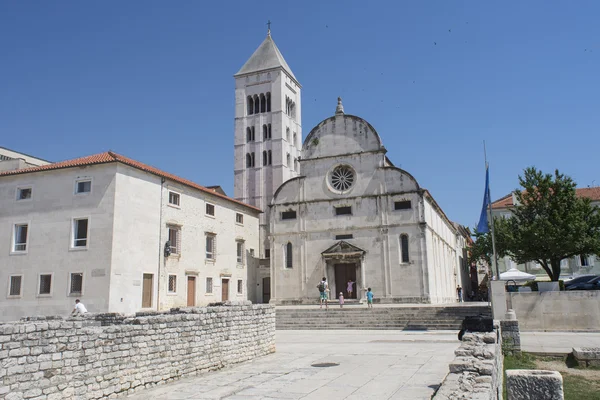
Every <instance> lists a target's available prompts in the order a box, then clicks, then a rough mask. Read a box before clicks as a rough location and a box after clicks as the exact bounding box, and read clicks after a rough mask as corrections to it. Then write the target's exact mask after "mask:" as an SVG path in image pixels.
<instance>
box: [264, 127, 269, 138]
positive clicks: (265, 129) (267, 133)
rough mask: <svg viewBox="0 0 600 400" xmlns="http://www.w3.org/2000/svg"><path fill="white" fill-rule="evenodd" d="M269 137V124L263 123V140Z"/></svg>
mask: <svg viewBox="0 0 600 400" xmlns="http://www.w3.org/2000/svg"><path fill="white" fill-rule="evenodd" d="M268 138H269V130H268V129H267V125H266V124H265V125H263V140H267V139H268Z"/></svg>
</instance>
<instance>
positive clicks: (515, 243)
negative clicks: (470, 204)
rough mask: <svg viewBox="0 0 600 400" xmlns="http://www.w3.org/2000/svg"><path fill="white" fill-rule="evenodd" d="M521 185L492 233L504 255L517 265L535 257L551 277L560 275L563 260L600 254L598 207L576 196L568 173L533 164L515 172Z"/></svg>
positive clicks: (599, 217)
mask: <svg viewBox="0 0 600 400" xmlns="http://www.w3.org/2000/svg"><path fill="white" fill-rule="evenodd" d="M519 184H520V186H521V187H522V190H519V189H517V190H516V191H515V197H516V200H517V201H516V203H517V204H515V205H514V207H513V208H512V209H511V210H510V211H511V214H512V215H511V217H510V218H507V219H504V221H502V223H501V224H500V225H501V226H502V228H501V229H500V230H499V231H500V232H498V229H497V232H496V233H497V235H496V236H497V239H498V236H500V237H499V239H500V240H501V241H502V246H503V250H504V251H505V252H506V254H508V255H509V256H510V257H511V258H513V259H514V260H515V261H516V262H517V263H519V264H523V263H526V262H537V263H538V264H540V265H541V266H542V268H544V271H546V273H547V274H548V276H549V277H550V279H551V280H552V281H557V280H558V279H559V278H560V261H561V260H563V259H565V258H569V257H573V256H576V255H590V254H600V213H599V209H598V207H594V206H592V205H591V203H590V200H589V199H587V198H581V197H577V193H576V190H575V188H576V183H575V182H574V181H573V180H572V179H571V178H570V177H568V176H565V175H563V174H561V173H559V172H558V170H556V171H555V172H554V175H552V174H544V173H542V172H541V171H538V170H537V169H536V168H534V167H531V168H527V169H525V171H524V174H523V176H519ZM497 220H498V219H497ZM498 234H499V235H498ZM497 244H498V243H497Z"/></svg>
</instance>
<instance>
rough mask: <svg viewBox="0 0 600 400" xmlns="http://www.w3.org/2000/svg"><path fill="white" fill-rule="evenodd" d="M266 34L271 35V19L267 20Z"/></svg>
mask: <svg viewBox="0 0 600 400" xmlns="http://www.w3.org/2000/svg"><path fill="white" fill-rule="evenodd" d="M267 36H271V20H268V21H267Z"/></svg>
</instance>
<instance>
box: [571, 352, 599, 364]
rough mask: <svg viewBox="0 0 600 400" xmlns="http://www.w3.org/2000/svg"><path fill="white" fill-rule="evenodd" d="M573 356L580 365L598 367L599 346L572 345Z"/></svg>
mask: <svg viewBox="0 0 600 400" xmlns="http://www.w3.org/2000/svg"><path fill="white" fill-rule="evenodd" d="M573 357H575V360H577V363H578V364H579V365H580V366H582V367H600V347H574V348H573Z"/></svg>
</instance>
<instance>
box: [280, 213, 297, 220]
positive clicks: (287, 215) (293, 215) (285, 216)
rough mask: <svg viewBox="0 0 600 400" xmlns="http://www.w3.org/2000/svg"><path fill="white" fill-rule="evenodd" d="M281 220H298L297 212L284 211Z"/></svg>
mask: <svg viewBox="0 0 600 400" xmlns="http://www.w3.org/2000/svg"><path fill="white" fill-rule="evenodd" d="M281 219H296V211H284V212H282V213H281Z"/></svg>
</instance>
